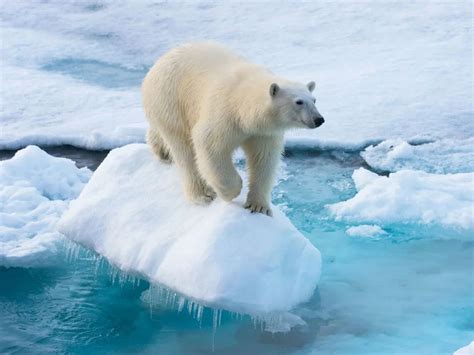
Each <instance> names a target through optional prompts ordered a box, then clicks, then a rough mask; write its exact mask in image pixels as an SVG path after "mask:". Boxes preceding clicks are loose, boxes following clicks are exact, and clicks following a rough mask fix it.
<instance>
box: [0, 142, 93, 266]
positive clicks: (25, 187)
mask: <svg viewBox="0 0 474 355" xmlns="http://www.w3.org/2000/svg"><path fill="white" fill-rule="evenodd" d="M91 174H92V173H91V171H90V170H88V169H87V168H82V169H79V168H77V167H76V165H75V164H74V162H73V161H71V160H69V159H64V158H55V157H52V156H50V155H48V154H47V153H45V152H44V151H42V150H41V149H40V148H38V147H36V146H29V147H27V148H25V149H22V150H20V151H18V152H17V153H16V154H15V156H14V157H13V158H12V159H10V160H6V161H2V162H0V221H1V223H0V265H1V266H6V267H14V266H18V267H35V266H42V265H46V264H49V263H51V262H53V258H52V257H53V256H54V255H55V254H56V251H57V246H58V242H59V240H60V239H61V235H60V234H59V233H58V232H56V230H55V225H56V222H57V220H58V219H59V217H60V216H61V215H62V213H63V212H64V211H65V210H66V209H67V207H68V204H69V201H70V200H71V199H74V198H76V197H77V196H78V195H79V193H80V192H81V190H82V188H83V187H84V185H85V184H86V183H87V181H88V180H89V178H90V176H91Z"/></svg>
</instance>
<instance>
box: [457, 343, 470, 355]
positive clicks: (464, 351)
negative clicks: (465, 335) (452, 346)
mask: <svg viewBox="0 0 474 355" xmlns="http://www.w3.org/2000/svg"><path fill="white" fill-rule="evenodd" d="M453 355H474V341H471V343H470V344H468V345H466V346H464V347H462V348H461V349H458V350H456V351H455V352H454V353H453Z"/></svg>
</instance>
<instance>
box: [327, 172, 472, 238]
mask: <svg viewBox="0 0 474 355" xmlns="http://www.w3.org/2000/svg"><path fill="white" fill-rule="evenodd" d="M352 179H353V180H354V183H355V185H356V188H357V194H356V195H355V196H354V197H353V198H351V199H349V200H347V201H343V202H338V203H335V204H333V205H330V206H328V207H329V210H330V211H331V212H332V214H333V215H334V216H335V217H336V219H337V220H341V219H343V220H347V221H351V222H357V223H377V224H380V225H382V226H383V225H387V224H392V223H410V222H411V223H423V224H436V225H443V226H447V227H455V228H463V229H468V230H472V229H474V218H473V212H474V211H473V206H474V173H459V174H446V175H442V174H430V173H426V172H423V171H418V170H401V171H398V172H395V173H392V174H390V176H388V177H386V176H379V175H377V174H375V173H372V172H370V171H368V170H366V169H364V168H359V169H357V170H355V171H354V173H353V174H352Z"/></svg>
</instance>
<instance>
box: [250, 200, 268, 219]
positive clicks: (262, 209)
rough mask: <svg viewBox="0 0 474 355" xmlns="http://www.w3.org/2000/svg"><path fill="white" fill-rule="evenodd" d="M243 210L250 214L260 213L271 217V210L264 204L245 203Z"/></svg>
mask: <svg viewBox="0 0 474 355" xmlns="http://www.w3.org/2000/svg"><path fill="white" fill-rule="evenodd" d="M244 208H245V209H247V210H250V213H262V214H266V215H267V216H270V217H271V216H273V212H272V209H271V208H270V207H269V206H268V205H267V204H266V203H260V202H256V201H247V202H246V203H245V205H244Z"/></svg>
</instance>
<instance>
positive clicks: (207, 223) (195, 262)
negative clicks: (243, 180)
mask: <svg viewBox="0 0 474 355" xmlns="http://www.w3.org/2000/svg"><path fill="white" fill-rule="evenodd" d="M242 204H243V196H240V197H239V198H238V199H237V200H236V201H234V202H232V203H226V202H224V201H221V200H216V201H214V202H213V203H212V204H210V205H209V206H196V205H191V204H189V203H188V202H187V201H186V200H185V199H184V197H183V193H182V189H181V184H180V178H179V176H178V173H177V170H176V167H175V166H174V165H171V166H169V165H165V164H162V163H160V162H159V161H158V160H157V159H156V158H155V157H154V156H153V155H152V154H151V153H150V151H149V149H148V147H147V146H146V145H144V144H133V145H129V146H125V147H123V148H120V149H116V150H113V151H112V152H111V153H110V154H109V155H108V157H107V158H106V159H105V160H104V162H103V163H102V164H101V165H100V167H99V168H98V169H97V171H96V172H95V173H94V175H93V177H92V178H91V180H90V182H89V184H88V185H87V186H86V187H85V189H84V190H83V191H82V193H81V195H80V196H79V198H78V199H77V200H75V201H74V202H73V203H72V204H71V207H70V209H69V210H68V211H67V212H66V213H65V214H64V216H63V218H62V219H61V221H60V225H59V230H60V231H61V232H62V233H64V234H65V235H66V236H67V237H68V238H70V239H72V240H73V241H76V242H78V243H80V244H82V245H84V246H86V247H88V248H91V249H93V250H95V251H96V252H97V253H99V254H102V255H103V256H105V257H106V258H107V259H108V260H109V261H110V262H112V263H113V264H115V265H116V266H118V267H119V268H121V269H122V270H124V271H126V272H130V273H136V274H139V275H141V276H143V277H145V278H147V279H149V280H150V281H151V282H155V283H158V284H160V285H163V286H166V287H168V288H169V289H171V290H173V291H176V292H178V293H180V294H182V295H184V296H185V297H187V298H188V299H190V300H193V301H195V302H198V303H201V304H204V305H208V306H213V307H215V308H221V309H226V310H229V311H234V312H240V313H247V314H251V315H260V314H263V313H268V312H273V311H288V310H290V309H291V308H292V307H293V306H295V305H296V304H298V303H300V302H303V301H306V300H307V299H308V298H309V297H310V296H311V295H312V294H313V291H314V289H315V287H316V284H317V282H318V279H319V276H320V272H321V259H320V253H319V251H318V250H317V249H316V248H315V247H314V246H313V245H312V244H311V243H310V242H309V241H308V240H307V239H306V238H304V237H303V236H302V235H301V234H300V233H299V232H298V231H297V230H296V228H295V227H294V226H293V225H292V224H291V222H290V221H289V220H288V219H287V218H286V217H285V216H284V214H283V213H282V212H281V211H279V210H278V208H277V207H273V210H274V217H273V218H270V217H267V216H264V215H254V214H250V213H249V212H248V211H247V210H245V209H243V208H242Z"/></svg>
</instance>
